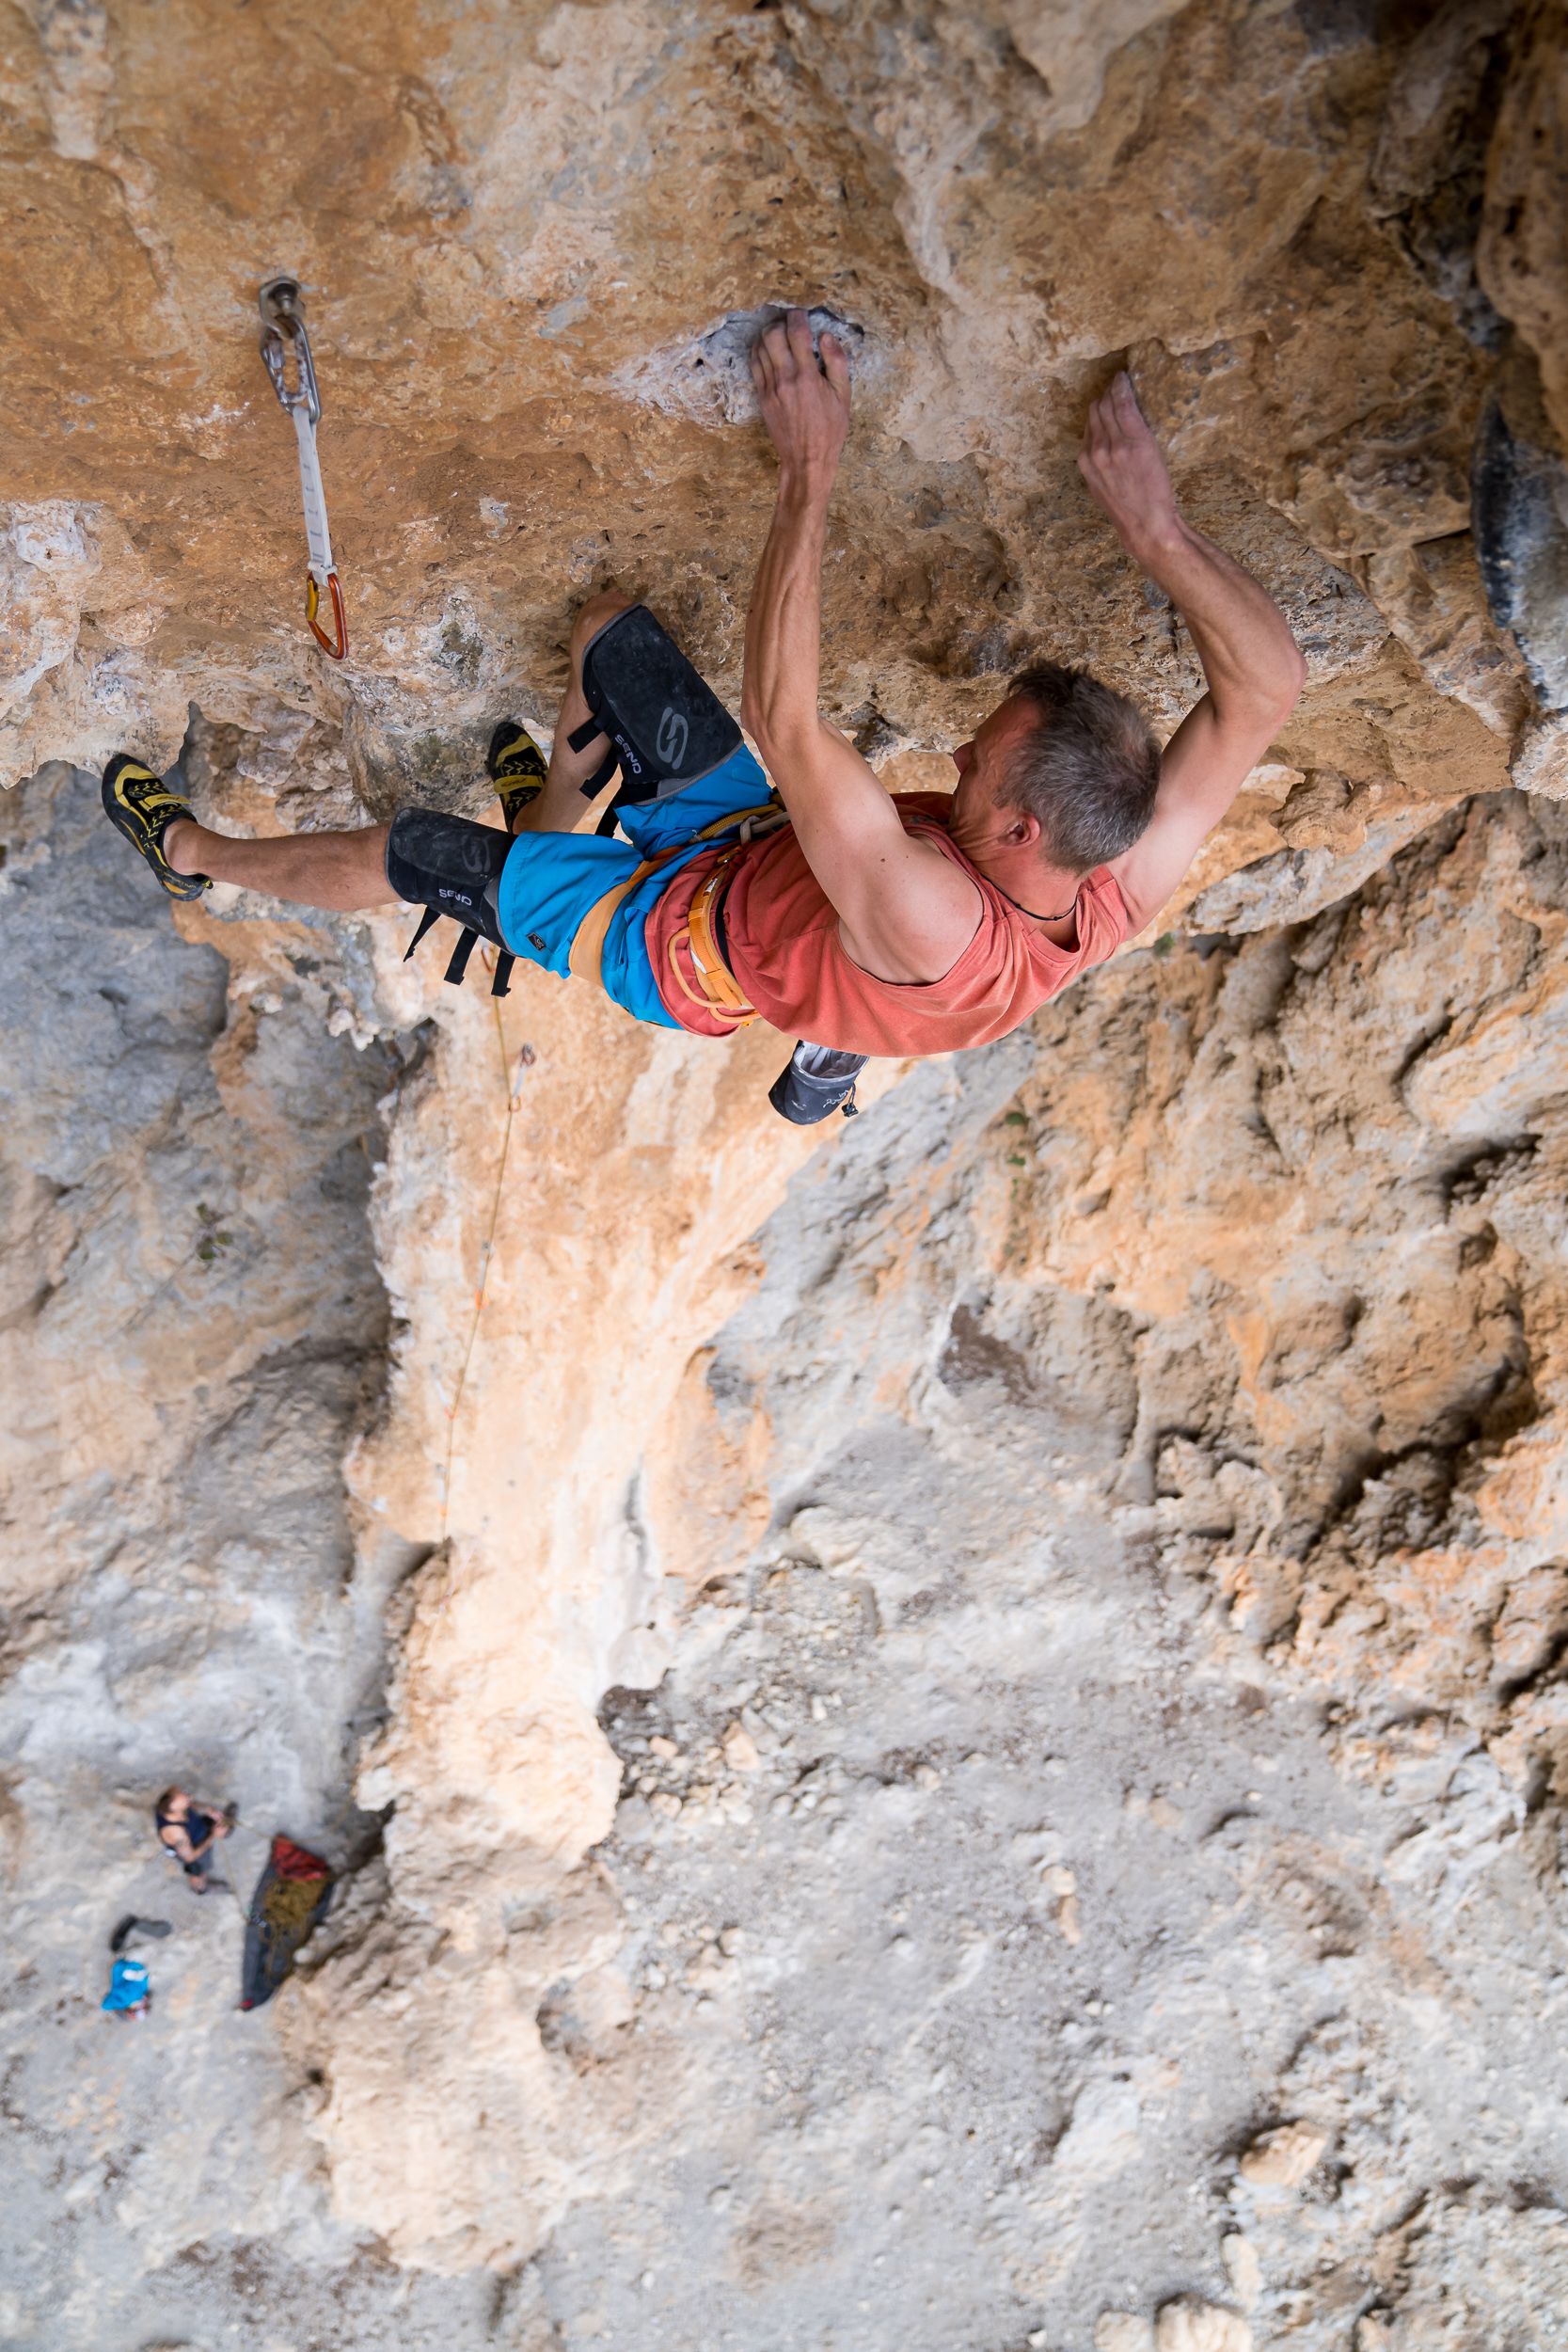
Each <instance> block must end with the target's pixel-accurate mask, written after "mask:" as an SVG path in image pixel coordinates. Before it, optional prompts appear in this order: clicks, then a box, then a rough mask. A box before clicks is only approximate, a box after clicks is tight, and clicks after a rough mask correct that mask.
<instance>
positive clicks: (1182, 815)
mask: <svg viewBox="0 0 1568 2352" xmlns="http://www.w3.org/2000/svg"><path fill="white" fill-rule="evenodd" d="M1078 467H1079V471H1080V472H1081V473H1082V474H1083V477H1084V480H1085V483H1086V484H1087V485H1088V491H1089V496H1090V497H1091V498H1092V499H1093V500H1094V501H1095V503H1096V504H1097V505H1099V506H1101V507H1103V509H1104V511H1105V513H1106V514H1107V515H1108V516H1110V518H1111V520H1112V522H1113V523H1114V524H1115V525H1116V528H1117V535H1118V536H1119V538H1120V540H1121V543H1122V545H1123V547H1124V548H1126V549H1127V551H1128V553H1129V554H1130V555H1131V556H1132V558H1133V560H1134V562H1136V563H1138V564H1142V566H1143V568H1144V570H1145V571H1146V572H1147V573H1148V576H1149V578H1150V579H1151V580H1154V581H1155V582H1156V583H1157V584H1158V586H1160V587H1162V588H1163V589H1164V592H1165V594H1166V596H1169V598H1170V600H1171V602H1172V603H1173V604H1174V605H1175V606H1176V609H1177V611H1178V612H1180V615H1181V617H1182V619H1183V620H1184V621H1185V622H1186V624H1187V627H1188V628H1189V630H1190V631H1191V633H1192V639H1193V643H1194V644H1195V645H1196V647H1197V655H1198V660H1200V661H1201V662H1202V664H1203V675H1204V676H1205V677H1206V678H1207V679H1208V681H1209V691H1208V692H1207V694H1205V695H1204V697H1203V700H1202V701H1201V702H1200V703H1198V704H1197V706H1196V708H1194V709H1192V710H1190V711H1189V712H1188V714H1187V716H1186V718H1185V719H1183V721H1182V722H1181V724H1180V726H1179V727H1178V728H1177V730H1176V733H1175V734H1174V735H1173V736H1172V737H1171V739H1170V741H1169V742H1168V743H1167V744H1166V746H1165V753H1164V760H1163V761H1162V763H1161V769H1160V791H1159V797H1158V799H1157V800H1156V802H1155V805H1154V817H1153V821H1152V822H1151V823H1150V825H1149V827H1148V832H1147V833H1146V834H1144V835H1143V837H1142V839H1141V840H1140V841H1138V842H1137V843H1136V844H1135V846H1134V847H1133V848H1132V849H1131V850H1128V851H1127V852H1126V854H1125V855H1124V856H1122V857H1119V858H1117V859H1116V860H1115V862H1114V864H1113V866H1112V869H1111V870H1112V871H1113V873H1114V874H1115V875H1116V877H1117V882H1118V883H1119V884H1120V886H1121V895H1122V897H1123V898H1125V899H1126V901H1127V907H1128V912H1129V914H1130V915H1131V916H1132V929H1133V930H1142V929H1143V927H1144V925H1145V924H1146V923H1148V922H1149V921H1150V920H1151V919H1152V917H1153V916H1154V915H1155V914H1158V913H1159V911H1160V909H1161V907H1163V906H1164V903H1165V900H1166V899H1167V898H1169V897H1170V895H1171V893H1172V892H1173V891H1174V890H1175V889H1176V887H1177V885H1178V883H1179V882H1180V880H1181V877H1182V876H1183V874H1185V872H1186V870H1187V868H1188V866H1190V865H1191V864H1192V862H1193V858H1194V856H1195V855H1196V851H1197V849H1198V845H1199V844H1200V842H1201V841H1202V840H1203V839H1204V837H1205V835H1206V834H1210V833H1212V831H1213V829H1214V827H1215V826H1216V825H1217V824H1218V823H1219V821H1220V818H1222V817H1223V816H1224V815H1225V813H1226V811H1227V808H1228V807H1229V806H1230V803H1231V802H1232V801H1233V800H1234V799H1235V797H1236V794H1237V792H1238V790H1239V789H1240V787H1241V786H1242V784H1243V780H1244V779H1245V778H1246V776H1247V775H1249V774H1250V772H1251V771H1252V770H1253V769H1254V768H1255V767H1256V766H1257V765H1258V762H1259V760H1260V759H1261V758H1262V756H1263V754H1264V753H1265V752H1266V751H1267V750H1268V748H1269V745H1270V744H1271V743H1272V742H1273V740H1274V739H1275V735H1276V734H1277V733H1278V731H1279V729H1280V728H1281V727H1282V726H1283V725H1284V723H1285V722H1286V720H1287V719H1288V718H1289V717H1290V715H1291V711H1292V710H1293V709H1294V707H1295V704H1296V698H1297V696H1298V695H1299V694H1300V692H1301V690H1302V687H1303V685H1304V684H1305V682H1306V677H1307V665H1306V663H1305V662H1304V660H1302V657H1301V652H1300V649H1299V647H1298V646H1297V644H1296V641H1295V639H1294V638H1293V637H1292V636H1291V630H1290V625H1289V623H1288V622H1287V621H1286V618H1285V615H1284V614H1283V612H1281V611H1280V610H1279V607H1278V606H1277V605H1276V604H1275V601H1274V598H1273V597H1272V596H1269V595H1267V594H1266V593H1265V591H1264V590H1263V589H1261V588H1260V587H1259V584H1258V582H1257V581H1256V580H1253V579H1252V578H1251V577H1250V576H1249V575H1248V574H1247V573H1246V572H1244V571H1243V569H1242V567H1241V565H1240V564H1234V563H1232V562H1231V560H1230V558H1229V556H1227V554H1225V553H1224V552H1223V550H1222V549H1221V548H1217V547H1215V545H1214V544H1213V542H1212V540H1211V539H1206V538H1205V537H1204V536H1203V534H1202V532H1199V531H1195V530H1194V529H1193V528H1192V525H1191V524H1190V523H1187V522H1184V521H1183V520H1182V517H1181V516H1180V513H1179V512H1178V510H1177V504H1176V495H1175V493H1174V491H1173V490H1172V488H1171V485H1170V476H1169V475H1168V473H1167V472H1166V471H1165V463H1164V458H1163V457H1162V456H1161V454H1160V448H1159V444H1158V442H1157V441H1156V440H1155V438H1154V436H1153V434H1152V433H1151V432H1150V431H1149V429H1148V425H1147V424H1146V423H1145V422H1144V420H1143V416H1142V413H1141V411H1140V410H1139V407H1138V403H1137V398H1136V395H1135V394H1134V392H1133V389H1132V383H1131V381H1130V379H1129V378H1128V377H1127V376H1126V375H1125V374H1122V375H1118V376H1117V379H1116V381H1115V383H1114V384H1113V385H1112V387H1111V389H1110V390H1109V391H1108V392H1107V393H1106V394H1105V395H1104V397H1103V398H1102V399H1101V400H1098V401H1097V402H1096V403H1095V405H1094V406H1093V408H1092V409H1091V410H1090V411H1089V421H1088V426H1087V429H1086V431H1085V435H1084V446H1083V450H1082V451H1081V453H1080V454H1079V459H1078Z"/></svg>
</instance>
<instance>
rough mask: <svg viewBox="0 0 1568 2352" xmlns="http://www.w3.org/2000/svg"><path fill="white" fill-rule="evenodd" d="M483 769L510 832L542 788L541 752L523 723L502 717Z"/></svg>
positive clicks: (542, 760) (543, 772)
mask: <svg viewBox="0 0 1568 2352" xmlns="http://www.w3.org/2000/svg"><path fill="white" fill-rule="evenodd" d="M484 772H485V774H486V775H487V776H488V777H489V779H490V781H491V783H492V784H493V785H494V786H495V787H496V798H497V799H498V800H499V803H500V804H501V814H502V816H503V817H504V818H506V830H507V832H508V833H511V832H512V830H513V828H514V826H515V824H516V821H517V818H519V817H520V816H521V815H522V813H523V811H524V809H525V808H527V806H528V804H529V803H530V802H531V801H536V800H537V799H538V798H539V795H540V793H541V792H542V791H543V790H544V788H545V775H546V765H545V755H544V753H543V752H542V751H541V750H540V748H539V746H538V744H537V743H536V742H535V741H534V739H533V738H532V736H531V735H530V733H529V731H528V729H527V728H526V727H524V726H522V725H520V724H519V723H518V722H517V721H516V720H515V719H503V720H502V721H501V722H500V723H499V726H498V727H497V729H496V731H495V733H494V735H492V736H491V738H490V748H489V750H488V751H487V752H486V753H485V755H484Z"/></svg>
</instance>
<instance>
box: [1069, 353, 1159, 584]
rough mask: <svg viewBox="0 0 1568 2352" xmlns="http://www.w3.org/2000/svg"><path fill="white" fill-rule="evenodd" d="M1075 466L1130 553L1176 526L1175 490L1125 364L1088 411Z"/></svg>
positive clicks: (1143, 551)
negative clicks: (1082, 443) (1139, 404)
mask: <svg viewBox="0 0 1568 2352" xmlns="http://www.w3.org/2000/svg"><path fill="white" fill-rule="evenodd" d="M1078 470H1079V472H1080V473H1081V474H1082V475H1083V477H1084V481H1085V485H1086V487H1087V489H1088V493H1089V496H1090V498H1092V499H1093V501H1094V502H1095V504H1096V505H1097V506H1099V507H1101V508H1103V510H1104V512H1105V513H1106V514H1107V515H1108V516H1110V518H1111V520H1112V522H1113V523H1114V524H1115V525H1116V528H1117V536H1118V537H1119V538H1120V540H1121V543H1122V545H1123V547H1125V548H1127V550H1128V552H1129V553H1130V554H1132V555H1137V556H1140V557H1143V556H1145V555H1146V551H1147V550H1148V549H1149V548H1151V547H1155V546H1158V544H1159V542H1160V541H1161V540H1162V539H1163V538H1165V537H1167V536H1169V535H1170V533H1172V532H1174V531H1175V530H1176V529H1177V527H1178V516H1177V511H1176V492H1175V491H1174V490H1173V489H1172V488H1171V484H1170V475H1169V474H1168V473H1167V472H1166V470H1165V461H1164V458H1163V457H1162V456H1161V454H1160V444H1159V442H1158V441H1157V440H1156V439H1155V437H1154V436H1153V434H1152V433H1151V432H1150V431H1149V429H1148V425H1147V424H1146V423H1145V421H1144V414H1143V410H1142V409H1141V408H1140V407H1139V406H1138V395H1137V393H1136V392H1135V391H1134V390H1133V389H1132V377H1131V376H1130V375H1129V374H1128V373H1127V371H1126V370H1125V368H1124V369H1122V370H1121V372H1120V373H1118V374H1117V376H1116V377H1115V378H1114V379H1113V380H1112V384H1111V388H1110V389H1109V391H1107V392H1103V393H1101V397H1100V399H1099V400H1097V401H1096V402H1095V404H1094V406H1093V407H1092V408H1091V409H1090V410H1089V417H1088V422H1087V424H1086V425H1085V428H1084V446H1083V448H1082V449H1081V450H1080V451H1079V453H1078Z"/></svg>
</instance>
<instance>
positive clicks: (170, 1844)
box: [152, 1788, 233, 1895]
mask: <svg viewBox="0 0 1568 2352" xmlns="http://www.w3.org/2000/svg"><path fill="white" fill-rule="evenodd" d="M152 1820H153V1823H154V1825H155V1827H156V1829H157V1832H158V1843H159V1844H160V1845H161V1846H162V1847H163V1848H164V1850H165V1851H166V1853H171V1854H172V1855H173V1856H174V1859H175V1860H176V1862H178V1863H179V1865H180V1867H181V1868H182V1870H183V1872H184V1873H185V1876H186V1878H187V1879H188V1880H189V1881H190V1887H191V1893H192V1894H193V1895H205V1893H206V1892H207V1888H208V1885H209V1883H211V1873H212V1867H213V1861H212V1854H213V1848H214V1845H215V1844H216V1842H217V1840H218V1839H219V1838H220V1837H227V1836H228V1835H229V1833H230V1829H231V1828H232V1827H233V1823H232V1822H231V1820H230V1818H229V1815H228V1813H227V1812H226V1811H225V1809H224V1808H223V1806H221V1805H216V1804H208V1803H206V1802H205V1801H203V1800H202V1799H200V1798H198V1797H192V1796H188V1795H187V1794H186V1792H185V1790H184V1789H183V1788H166V1789H165V1790H164V1793H163V1795H162V1796H161V1797H160V1798H159V1799H158V1801H157V1803H156V1804H154V1805H153V1807H152Z"/></svg>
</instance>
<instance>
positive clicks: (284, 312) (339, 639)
mask: <svg viewBox="0 0 1568 2352" xmlns="http://www.w3.org/2000/svg"><path fill="white" fill-rule="evenodd" d="M257 307H258V308H259V310H261V357H262V358H263V359H264V360H265V361H266V367H267V373H268V374H269V375H270V376H271V378H272V388H273V390H274V391H275V392H276V393H277V397H278V400H279V401H280V403H281V404H282V406H283V410H284V413H285V415H287V416H288V417H290V418H292V419H293V428H294V438H295V440H296V441H297V443H298V445H299V494H300V499H301V501H302V502H303V504H304V507H305V539H306V545H307V547H308V548H309V564H308V568H307V570H306V574H305V617H306V619H307V620H308V621H309V624H310V629H311V634H312V635H313V636H314V638H315V640H316V643H317V644H319V645H320V646H321V648H322V650H323V652H324V653H328V654H330V655H331V657H332V659H333V660H334V661H341V660H342V658H343V656H344V654H345V653H347V651H348V623H347V621H346V620H345V619H344V617H343V592H342V588H341V584H340V582H339V580H338V572H337V566H336V565H335V564H334V563H333V561H332V538H331V534H330V532H328V530H327V527H326V492H325V490H324V489H323V487H322V469H321V463H320V460H319V459H318V457H317V455H316V427H317V425H318V424H319V423H320V422H321V413H322V404H321V391H320V388H319V387H318V385H317V382H316V367H315V361H314V360H313V359H312V358H311V356H310V338H309V335H308V334H307V333H306V329H305V297H304V295H303V294H301V293H300V290H299V282H298V280H297V279H296V278H268V280H267V282H266V284H265V285H264V286H263V287H262V288H261V293H260V294H259V295H258V296H257ZM291 357H292V358H293V383H292V384H291V383H290V380H289V360H290V358H291ZM324 594H325V596H326V597H327V598H328V600H329V602H330V604H331V607H332V628H333V634H332V635H331V636H330V637H328V635H327V634H326V631H325V629H324V628H322V626H321V623H320V622H319V621H318V620H317V618H316V614H317V612H319V611H320V609H321V600H322V596H323V595H324Z"/></svg>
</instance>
